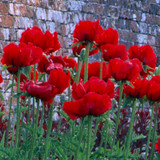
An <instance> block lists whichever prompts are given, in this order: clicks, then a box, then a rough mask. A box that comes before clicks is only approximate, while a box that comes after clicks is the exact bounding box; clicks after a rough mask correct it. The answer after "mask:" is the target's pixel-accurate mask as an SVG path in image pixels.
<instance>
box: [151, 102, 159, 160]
mask: <svg viewBox="0 0 160 160" xmlns="http://www.w3.org/2000/svg"><path fill="white" fill-rule="evenodd" d="M157 118H158V102H157V104H156V109H155V122H154V129H153V138H152V148H151V157H150V160H152V159H153V158H154V150H155V143H156V138H155V137H156V129H157Z"/></svg>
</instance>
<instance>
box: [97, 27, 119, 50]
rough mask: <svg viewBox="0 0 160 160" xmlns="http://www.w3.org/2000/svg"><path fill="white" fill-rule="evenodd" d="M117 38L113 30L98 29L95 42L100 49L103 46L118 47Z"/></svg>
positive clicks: (116, 33)
mask: <svg viewBox="0 0 160 160" xmlns="http://www.w3.org/2000/svg"><path fill="white" fill-rule="evenodd" d="M118 38H119V35H118V32H117V30H114V29H113V28H108V29H106V30H105V29H102V28H101V27H99V30H98V32H97V35H96V39H95V42H96V44H97V46H98V47H101V46H102V45H105V44H113V45H118Z"/></svg>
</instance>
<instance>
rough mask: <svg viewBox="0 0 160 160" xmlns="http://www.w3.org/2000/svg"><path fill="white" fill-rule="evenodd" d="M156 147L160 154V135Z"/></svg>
mask: <svg viewBox="0 0 160 160" xmlns="http://www.w3.org/2000/svg"><path fill="white" fill-rule="evenodd" d="M155 148H156V149H157V151H158V153H159V154H160V137H159V138H158V142H157V143H156V144H155Z"/></svg>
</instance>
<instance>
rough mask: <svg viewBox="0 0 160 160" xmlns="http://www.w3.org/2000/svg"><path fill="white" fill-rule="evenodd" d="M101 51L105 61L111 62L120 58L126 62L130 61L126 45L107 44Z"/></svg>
mask: <svg viewBox="0 0 160 160" xmlns="http://www.w3.org/2000/svg"><path fill="white" fill-rule="evenodd" d="M101 51H102V53H103V55H102V56H103V59H104V60H105V61H109V60H110V59H113V58H120V59H122V60H124V61H125V60H127V59H128V54H127V50H126V46H125V45H113V44H106V45H103V46H101Z"/></svg>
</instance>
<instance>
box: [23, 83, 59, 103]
mask: <svg viewBox="0 0 160 160" xmlns="http://www.w3.org/2000/svg"><path fill="white" fill-rule="evenodd" d="M24 88H25V91H27V92H28V93H29V94H30V95H31V96H34V97H37V98H40V99H41V100H42V101H44V102H48V103H49V104H51V103H52V99H53V97H55V96H56V94H57V91H58V89H57V88H56V87H55V86H53V85H51V84H49V83H48V82H34V81H32V80H27V81H26V82H25V84H24Z"/></svg>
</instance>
